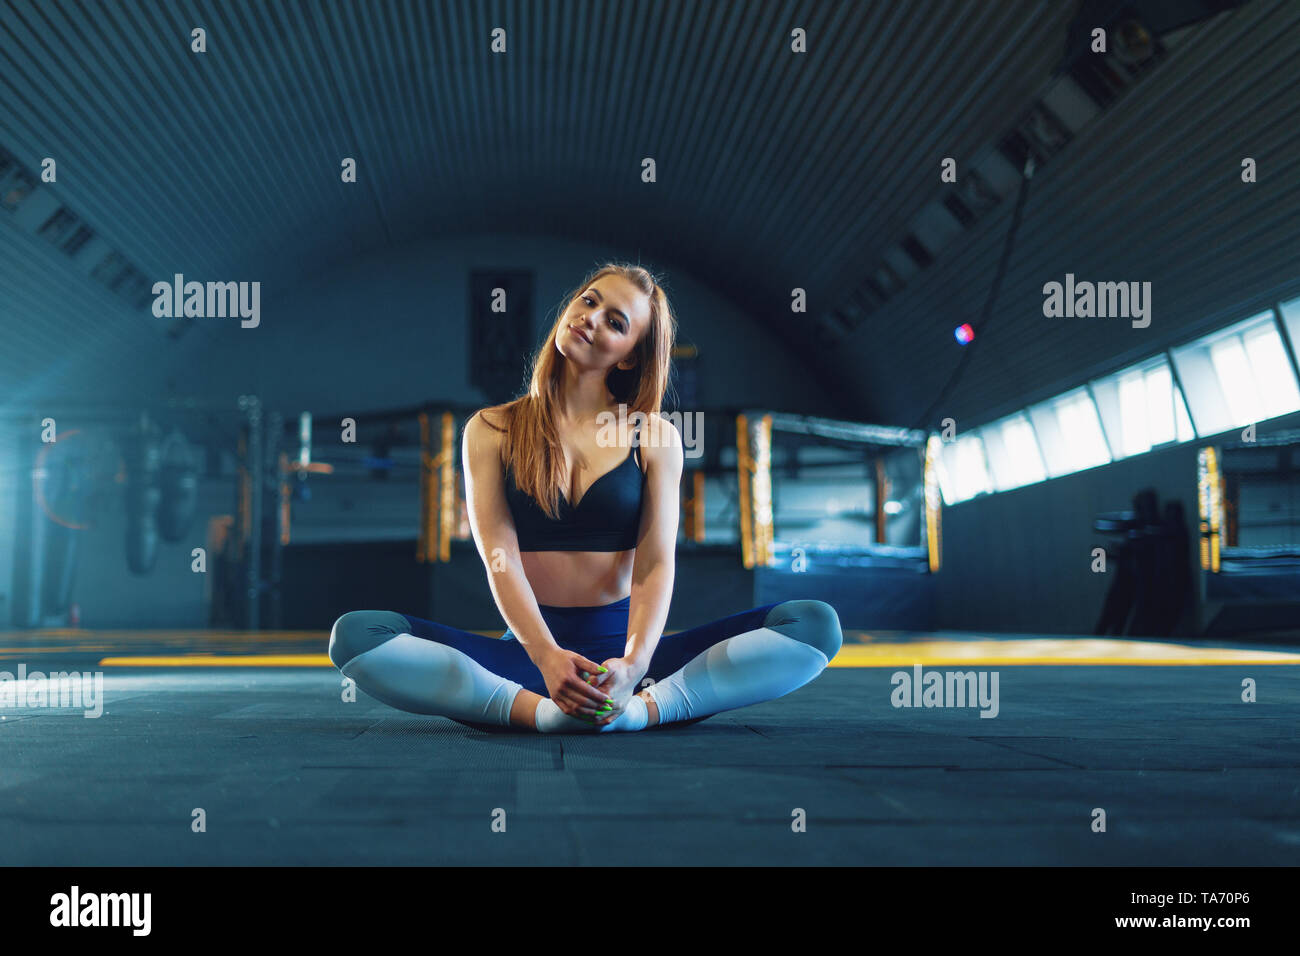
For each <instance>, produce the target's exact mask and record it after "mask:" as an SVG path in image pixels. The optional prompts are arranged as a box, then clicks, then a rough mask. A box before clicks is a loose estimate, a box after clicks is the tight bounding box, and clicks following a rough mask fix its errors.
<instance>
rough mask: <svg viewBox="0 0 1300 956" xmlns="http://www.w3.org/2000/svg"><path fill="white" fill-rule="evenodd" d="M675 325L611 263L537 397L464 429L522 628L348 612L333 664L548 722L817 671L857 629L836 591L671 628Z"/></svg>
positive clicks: (524, 721)
mask: <svg viewBox="0 0 1300 956" xmlns="http://www.w3.org/2000/svg"><path fill="white" fill-rule="evenodd" d="M675 336H676V320H675V318H674V316H673V314H672V312H671V310H670V309H669V306H668V300H667V297H666V296H665V295H664V292H663V290H662V289H661V288H660V287H659V285H658V283H657V282H656V281H655V279H654V277H653V276H652V275H651V274H650V273H649V272H647V271H646V270H645V269H642V268H640V267H637V266H627V265H620V264H609V265H606V266H604V267H603V268H601V269H599V270H597V271H596V272H594V273H593V274H592V275H591V276H589V277H588V278H587V280H586V281H585V282H583V283H582V285H580V286H579V287H578V288H577V289H576V290H574V292H573V293H572V294H571V295H570V296H569V298H568V302H567V306H566V307H565V309H564V310H563V312H562V313H561V314H560V317H559V320H558V321H557V322H556V323H555V326H554V327H553V328H552V329H551V332H550V334H549V335H548V336H547V337H546V342H545V344H544V345H543V346H542V347H541V349H540V350H539V351H538V353H537V355H536V356H535V357H534V359H533V365H532V372H531V376H530V384H529V389H528V393H527V394H526V395H524V396H522V397H520V398H518V399H516V400H514V401H513V402H509V403H507V404H505V405H498V406H493V407H491V408H486V409H483V410H481V411H479V412H477V413H476V414H475V415H474V416H473V417H472V418H471V419H470V420H469V421H468V422H467V423H466V425H465V432H464V436H463V442H462V457H463V459H464V462H465V497H466V504H467V506H468V510H469V519H470V526H471V528H472V529H473V533H474V540H475V542H476V543H477V545H478V550H479V554H480V555H481V556H482V558H483V563H484V565H485V567H486V568H487V574H488V582H489V584H490V586H491V588H492V594H493V597H494V598H495V599H496V603H497V607H498V608H499V609H500V611H501V616H502V617H503V618H504V619H505V621H506V624H507V625H509V630H507V631H506V633H505V635H504V636H503V637H502V638H501V639H499V640H498V639H494V638H489V637H483V636H481V635H478V634H473V633H470V632H468V631H463V630H460V629H458V628H454V627H448V626H446V625H444V624H437V623H435V622H433V621H426V620H422V619H421V618H416V617H411V616H409V615H405V614H398V613H396V612H394V611H350V612H348V613H347V614H344V615H343V616H342V617H340V618H339V619H338V620H337V621H336V622H335V624H334V628H333V631H332V633H331V634H330V646H329V654H330V660H332V661H333V662H334V664H335V665H336V666H337V667H338V668H339V669H340V670H341V671H342V672H343V673H344V674H345V675H346V676H348V677H350V678H352V679H353V680H355V681H356V683H357V686H358V687H360V688H361V689H362V690H364V691H365V692H366V693H367V694H369V695H370V696H372V697H376V698H378V699H379V700H382V701H384V702H385V703H387V704H390V705H391V706H393V707H397V708H400V709H402V710H408V711H413V712H415V713H419V714H439V715H441V716H444V717H450V718H452V719H453V720H456V721H459V722H460V723H463V724H467V725H469V726H471V727H476V728H479V729H488V730H500V729H502V728H507V727H517V728H527V729H532V730H536V731H539V732H541V733H557V732H587V733H591V732H597V731H632V730H642V729H645V728H647V727H656V726H658V727H668V726H680V725H683V724H689V723H694V722H695V721H698V720H703V719H704V718H705V717H708V716H710V715H712V714H716V713H719V712H721V711H724V710H732V709H734V708H737V707H744V706H746V705H748V704H756V703H759V702H760V701H765V700H772V699H773V698H776V697H781V696H783V695H785V694H788V693H790V692H791V691H793V690H796V689H798V688H799V687H802V686H803V685H804V684H806V683H808V682H809V681H810V680H812V679H813V678H814V677H816V676H817V675H818V674H820V673H821V672H822V669H823V668H825V667H826V665H827V664H828V663H829V661H830V659H831V658H832V657H834V656H835V654H836V653H837V652H838V651H839V648H840V641H841V634H840V623H839V617H838V616H837V615H836V613H835V609H834V608H832V607H831V606H830V605H829V604H826V603H824V602H822V601H808V600H796V601H784V602H782V603H779V604H768V605H765V606H763V607H756V608H752V609H751V610H748V611H742V612H740V613H738V614H732V615H731V616H729V617H725V618H722V619H720V620H717V621H713V622H712V623H709V624H703V625H701V626H699V627H695V628H691V629H690V630H687V631H682V632H679V633H676V634H671V635H664V633H663V627H664V622H665V621H666V620H667V617H668V606H669V603H670V601H671V600H672V592H673V576H674V573H675V561H674V551H675V548H676V541H677V518H678V512H679V503H678V484H679V482H680V480H681V474H682V446H681V438H680V436H679V435H678V433H677V430H676V429H675V428H674V427H673V426H672V425H671V424H670V423H669V422H667V421H666V420H664V419H663V418H661V417H660V415H659V410H660V408H661V407H662V401H663V395H664V391H665V389H666V387H667V384H668V375H669V367H670V356H671V352H672V347H673V341H674V339H675ZM620 412H621V413H620Z"/></svg>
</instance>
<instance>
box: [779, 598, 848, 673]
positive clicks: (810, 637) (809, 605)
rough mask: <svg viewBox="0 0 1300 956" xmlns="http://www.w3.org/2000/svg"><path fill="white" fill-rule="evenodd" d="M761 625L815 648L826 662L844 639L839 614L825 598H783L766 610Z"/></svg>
mask: <svg viewBox="0 0 1300 956" xmlns="http://www.w3.org/2000/svg"><path fill="white" fill-rule="evenodd" d="M763 626H764V627H766V628H768V629H770V630H773V631H776V632H777V633H778V634H784V635H785V636H786V637H790V638H794V639H795V640H796V641H803V642H804V643H805V644H807V645H809V646H810V647H815V648H817V650H819V651H821V652H822V653H823V654H825V655H826V659H827V660H828V661H829V660H830V659H831V658H833V657H834V656H835V655H836V654H838V653H839V652H840V646H841V644H843V642H844V632H843V631H842V630H841V629H840V616H839V614H837V613H836V611H835V608H833V607H831V606H830V605H829V604H827V603H826V602H825V601H813V600H797V601H784V602H782V603H781V604H778V605H777V606H776V607H774V608H772V610H770V611H768V613H767V617H766V618H765V619H764V621H763Z"/></svg>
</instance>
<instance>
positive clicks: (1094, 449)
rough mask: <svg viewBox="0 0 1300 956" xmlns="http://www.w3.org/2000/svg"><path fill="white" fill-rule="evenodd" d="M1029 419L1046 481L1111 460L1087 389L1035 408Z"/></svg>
mask: <svg viewBox="0 0 1300 956" xmlns="http://www.w3.org/2000/svg"><path fill="white" fill-rule="evenodd" d="M1029 420H1030V421H1031V422H1033V425H1034V432H1035V433H1036V434H1037V435H1038V443H1039V447H1041V448H1042V450H1043V462H1044V464H1045V465H1046V467H1047V476H1048V477H1049V478H1055V477H1057V476H1058V475H1068V474H1070V473H1071V472H1075V471H1082V470H1083V469H1085V468H1092V467H1094V466H1096V465H1105V464H1107V463H1109V462H1110V461H1111V455H1110V450H1109V447H1108V446H1107V444H1106V436H1105V435H1104V434H1103V433H1102V430H1101V419H1099V418H1098V417H1097V406H1096V405H1094V404H1093V401H1092V396H1091V395H1089V394H1088V390H1087V389H1086V388H1077V389H1075V390H1074V391H1072V392H1066V393H1065V394H1064V395H1061V396H1058V397H1057V398H1053V399H1050V400H1048V401H1046V402H1043V403H1042V404H1040V405H1035V406H1034V407H1033V408H1031V409H1029Z"/></svg>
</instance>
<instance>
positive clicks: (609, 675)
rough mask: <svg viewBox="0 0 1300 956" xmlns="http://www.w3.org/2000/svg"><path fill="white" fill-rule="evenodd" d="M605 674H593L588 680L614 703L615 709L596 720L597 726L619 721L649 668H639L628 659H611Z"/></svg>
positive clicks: (606, 665)
mask: <svg viewBox="0 0 1300 956" xmlns="http://www.w3.org/2000/svg"><path fill="white" fill-rule="evenodd" d="M604 667H605V673H603V674H591V675H589V676H588V680H589V681H591V684H592V686H594V687H598V688H600V689H601V690H602V691H603V692H604V693H605V696H606V697H607V698H609V699H611V700H613V701H614V709H613V710H612V711H606V712H605V715H604V716H600V717H597V718H596V721H595V723H596V726H598V727H599V726H603V725H604V724H608V723H610V722H612V721H615V720H617V719H618V718H619V717H620V716H622V714H623V709H624V708H625V707H627V704H628V701H630V700H631V699H632V695H633V694H635V693H636V689H637V688H636V685H637V683H638V682H639V681H640V680H641V678H642V677H644V676H645V672H646V670H647V668H645V667H638V666H637V665H636V664H635V663H634V662H633V661H630V660H628V659H627V658H626V657H611V658H610V659H609V660H607V661H605V664H604Z"/></svg>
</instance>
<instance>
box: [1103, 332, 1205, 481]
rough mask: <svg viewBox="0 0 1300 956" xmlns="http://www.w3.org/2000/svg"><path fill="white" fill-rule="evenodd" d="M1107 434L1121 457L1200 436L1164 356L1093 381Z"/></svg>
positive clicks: (1114, 449)
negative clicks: (1193, 427) (1194, 428)
mask: <svg viewBox="0 0 1300 956" xmlns="http://www.w3.org/2000/svg"><path fill="white" fill-rule="evenodd" d="M1091 388H1092V393H1093V396H1094V397H1095V398H1096V400H1097V414H1098V415H1099V416H1100V418H1101V425H1102V431H1103V434H1104V435H1105V436H1106V437H1107V438H1109V439H1110V445H1111V449H1112V450H1113V451H1114V453H1115V456H1116V457H1117V458H1128V457H1130V456H1132V455H1140V454H1142V453H1143V452H1145V451H1150V450H1151V449H1152V448H1153V447H1155V446H1156V445H1163V444H1165V443H1166V442H1171V441H1174V440H1175V439H1176V440H1178V441H1191V440H1192V439H1193V438H1195V437H1196V432H1195V431H1194V430H1193V429H1192V420H1191V418H1189V417H1188V415H1187V403H1186V402H1185V401H1183V396H1182V392H1181V391H1179V389H1178V387H1177V385H1176V384H1175V382H1174V377H1173V373H1172V372H1171V370H1170V368H1169V362H1168V360H1166V359H1165V358H1164V357H1163V356H1161V357H1159V358H1155V359H1151V360H1149V361H1146V362H1143V363H1142V364H1140V365H1135V366H1132V367H1131V368H1126V369H1124V370H1123V371H1120V372H1116V373H1115V374H1114V375H1111V376H1108V377H1107V378H1103V379H1098V380H1097V381H1095V382H1093V383H1092V386H1091Z"/></svg>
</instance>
